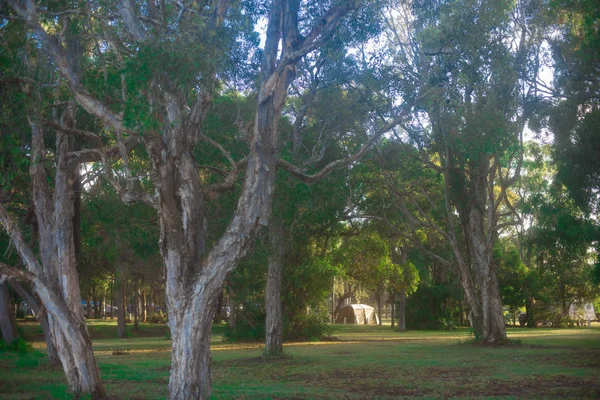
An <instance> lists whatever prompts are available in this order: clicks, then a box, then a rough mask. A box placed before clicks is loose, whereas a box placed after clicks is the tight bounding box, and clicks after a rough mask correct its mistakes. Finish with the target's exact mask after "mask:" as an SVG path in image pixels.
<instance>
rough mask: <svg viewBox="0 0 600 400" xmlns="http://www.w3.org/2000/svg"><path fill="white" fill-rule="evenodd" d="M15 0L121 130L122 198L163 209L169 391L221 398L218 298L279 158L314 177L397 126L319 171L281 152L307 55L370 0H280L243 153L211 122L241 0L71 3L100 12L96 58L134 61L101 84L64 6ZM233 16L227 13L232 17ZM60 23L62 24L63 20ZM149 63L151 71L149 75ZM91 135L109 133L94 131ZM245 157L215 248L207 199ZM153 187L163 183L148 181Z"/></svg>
mask: <svg viewBox="0 0 600 400" xmlns="http://www.w3.org/2000/svg"><path fill="white" fill-rule="evenodd" d="M9 4H10V5H11V7H12V9H13V10H14V12H15V13H16V15H17V16H18V17H19V18H21V20H22V21H23V22H24V23H25V24H26V25H27V26H28V28H29V29H30V30H32V31H33V32H34V33H35V36H36V39H37V40H38V41H39V42H40V44H41V48H42V49H43V50H45V51H46V52H47V53H48V54H49V56H50V57H51V59H52V60H53V62H54V64H55V66H56V68H57V69H58V71H59V72H60V74H61V77H62V79H63V81H64V83H65V84H66V86H67V87H68V88H69V90H70V92H71V94H72V95H73V97H74V98H75V99H76V100H77V102H78V104H79V105H80V106H81V107H82V108H83V109H84V110H85V111H87V112H88V113H89V114H90V115H92V116H94V117H96V118H97V119H98V120H99V121H101V122H102V124H103V125H104V126H105V127H107V128H109V129H111V130H112V131H113V132H114V133H115V137H116V142H117V149H118V152H119V154H120V156H121V158H122V165H123V166H124V170H123V172H122V174H120V175H117V174H114V173H113V172H112V171H111V170H110V162H109V157H108V156H109V155H108V154H107V153H106V152H105V151H104V150H103V149H102V148H100V149H96V150H95V151H94V154H99V155H100V156H101V158H102V162H103V165H104V168H105V176H106V178H107V179H108V180H109V181H110V183H111V184H112V185H113V187H114V188H115V190H116V191H117V193H118V194H119V196H120V197H121V199H122V200H123V201H125V202H132V201H144V202H146V203H148V204H150V205H152V206H153V207H154V208H155V209H156V210H157V212H158V215H159V224H160V228H161V238H160V250H161V254H162V256H163V260H164V263H165V267H166V274H165V280H166V302H167V306H168V309H169V327H170V329H171V336H172V339H173V344H172V350H173V351H172V368H171V376H170V380H169V398H171V399H180V398H208V397H210V393H211V374H210V351H209V345H210V327H211V320H212V316H213V314H214V311H215V307H216V297H217V296H218V294H219V293H220V291H221V290H222V287H223V284H224V282H225V279H226V276H227V274H228V273H229V272H230V271H231V270H233V269H234V268H235V267H236V265H237V263H238V261H239V260H240V258H241V257H243V256H244V254H245V253H246V252H247V250H248V249H249V246H250V244H251V243H252V241H253V239H254V238H255V236H256V233H257V231H258V228H259V227H260V226H261V225H266V224H267V222H268V219H269V215H270V208H271V203H272V198H273V192H274V182H275V172H276V169H277V168H282V169H285V170H287V171H289V172H290V173H292V174H293V175H294V176H297V177H299V178H300V179H302V180H304V181H307V182H311V181H315V180H317V179H320V178H321V177H323V176H325V175H326V174H327V173H329V172H330V171H332V170H333V169H335V168H339V167H342V166H346V165H349V164H350V163H352V162H354V161H356V160H357V159H358V158H360V157H361V156H362V155H363V154H364V153H365V152H366V151H367V149H368V148H369V145H371V144H372V143H373V142H374V141H375V140H377V138H378V137H379V136H380V135H381V134H382V133H383V132H385V131H387V130H388V129H389V126H388V125H386V126H382V127H381V128H379V129H377V130H376V131H375V132H374V134H373V136H372V138H370V139H369V141H368V142H367V143H365V145H363V146H362V147H360V149H359V150H358V151H357V152H356V153H355V154H353V155H352V156H349V157H347V158H345V159H342V160H337V161H335V162H332V163H330V164H328V165H326V166H324V168H323V169H322V170H320V171H318V172H316V173H315V174H313V175H309V174H306V173H305V172H304V171H303V170H302V169H300V168H298V167H295V166H294V165H292V164H290V163H289V162H287V161H284V160H281V159H278V157H277V153H278V147H277V146H278V139H279V129H278V124H279V120H280V116H281V111H282V108H283V106H284V104H285V101H286V95H287V89H288V86H289V85H290V83H291V82H292V81H293V79H294V75H295V69H296V65H297V63H298V62H299V61H300V60H301V59H302V57H304V56H305V55H306V54H308V53H310V52H312V51H313V50H315V49H316V48H318V47H320V46H322V45H323V44H325V43H326V42H327V40H328V39H329V38H330V37H331V35H332V34H333V32H334V30H335V28H336V27H337V26H338V24H339V23H340V21H341V19H342V18H343V17H344V16H345V15H346V14H348V13H349V12H350V11H351V10H353V9H354V8H356V7H358V6H359V4H360V2H359V1H347V2H334V3H333V4H331V5H329V8H328V9H325V6H323V7H319V8H317V9H311V12H308V11H307V10H301V7H300V1H298V0H273V1H271V2H270V3H269V10H268V24H267V31H266V40H265V46H264V49H263V52H262V64H261V66H260V76H259V80H258V82H259V87H258V90H257V95H256V108H255V119H254V121H253V124H242V126H241V128H242V131H243V132H242V133H243V135H244V138H245V139H246V140H247V142H248V147H249V149H248V155H247V156H246V157H244V158H243V159H241V160H238V161H236V160H234V159H233V157H232V156H231V154H230V152H228V151H227V149H226V148H225V147H224V146H223V145H222V144H220V143H219V142H218V140H214V139H212V138H210V137H208V136H207V135H205V134H204V131H203V129H202V123H203V121H204V119H205V116H206V114H207V112H208V109H209V106H210V104H211V102H212V98H213V96H214V93H215V91H216V88H217V78H218V76H219V74H220V73H222V74H223V76H226V75H227V73H228V72H230V71H231V69H230V70H229V71H228V70H227V69H226V68H223V66H222V65H217V63H219V62H224V60H232V59H234V58H235V57H234V56H235V55H236V54H234V53H235V52H234V51H232V52H228V51H230V50H231V48H229V47H228V46H234V45H237V43H238V42H236V41H235V39H233V38H234V35H233V32H235V31H237V30H239V29H242V28H243V26H248V24H246V25H243V24H238V25H236V24H237V23H238V22H239V20H240V19H241V18H243V17H244V16H246V15H248V14H244V13H243V12H241V11H240V9H239V8H238V6H239V4H238V3H235V2H230V1H226V0H220V1H207V2H205V3H203V6H202V7H197V6H195V5H194V4H195V3H194V4H192V5H191V6H189V7H188V6H187V5H186V4H180V5H179V9H177V8H176V7H173V8H172V9H164V10H161V11H162V12H161V13H157V12H156V7H153V6H152V5H154V3H153V2H150V3H148V7H140V8H138V4H134V3H133V2H131V1H129V0H123V1H122V2H121V4H120V5H119V7H120V14H121V20H122V22H123V24H122V25H121V24H114V23H112V22H110V21H109V19H110V18H113V17H114V16H113V15H110V16H109V15H105V13H107V12H110V11H111V10H108V9H104V8H103V9H99V8H94V7H89V8H85V9H75V10H72V11H70V12H69V13H68V14H69V16H70V17H69V18H72V19H77V20H79V21H85V22H86V24H87V23H88V22H89V24H87V25H86V24H82V26H84V27H89V26H91V27H96V28H97V27H101V29H97V30H96V31H94V32H91V33H90V32H88V31H86V34H87V35H88V36H86V37H87V38H88V39H89V47H90V48H96V49H97V50H96V54H97V57H96V58H95V59H94V62H95V61H96V60H99V61H102V60H105V58H106V55H105V52H110V53H111V54H114V56H115V59H116V60H117V62H118V63H119V64H120V65H121V66H122V67H123V69H122V71H123V75H121V76H119V74H118V72H117V73H116V76H115V75H112V77H113V78H116V79H113V81H116V82H119V81H120V82H122V83H123V85H122V86H121V87H120V88H118V87H116V88H112V89H113V90H112V91H108V90H105V89H103V88H100V89H98V88H96V89H95V90H91V89H90V88H88V87H86V84H87V82H89V81H85V82H84V80H82V79H81V76H80V75H78V74H76V73H75V72H74V71H75V70H74V68H73V65H72V64H71V61H70V59H69V57H67V55H66V54H65V51H64V48H63V46H62V44H61V38H60V37H58V36H54V35H53V34H51V33H49V31H47V30H46V29H45V28H44V25H43V24H42V23H41V22H40V15H43V16H45V15H52V13H53V12H56V11H55V10H49V9H48V8H47V7H46V6H40V9H38V7H37V6H36V5H35V4H34V3H33V1H31V0H25V1H24V2H22V3H17V2H15V1H13V0H9ZM319 10H320V11H319ZM138 11H139V12H140V13H141V14H142V15H141V16H140V17H138V16H137V13H138ZM304 11H306V12H304ZM313 13H316V14H317V15H315V14H313ZM226 19H227V21H228V23H224V21H225V20H226ZM55 22H56V21H55ZM67 22H68V21H67ZM56 23H57V24H59V25H60V23H59V22H56ZM86 29H87V28H86ZM56 31H57V32H60V29H59V27H57V30H56ZM102 35H103V36H102ZM99 37H102V39H103V40H105V43H106V47H105V48H104V47H102V46H100V48H99V50H98V47H94V46H95V45H94V44H95V43H97V39H98V38H99ZM216 39H222V40H216ZM124 49H127V51H125V50H124ZM182 49H184V50H182ZM237 50H240V49H237ZM165 66H168V68H165ZM107 68H108V66H107ZM220 68H221V69H220ZM105 71H107V72H106V73H107V74H108V73H111V74H114V73H115V71H114V70H113V69H112V67H111V69H110V71H108V70H106V69H105ZM140 71H145V72H144V74H143V75H140V73H139V72H140ZM119 78H120V79H119ZM131 86H133V88H132V87H131ZM128 89H133V90H128ZM97 94H104V95H105V96H106V97H107V98H116V97H118V96H120V97H121V98H122V100H121V102H120V103H119V102H118V101H117V102H116V103H117V104H115V105H113V106H109V105H107V104H105V103H103V102H102V101H101V100H100V98H99V96H97ZM132 105H133V106H132ZM132 107H133V108H132ZM136 107H137V108H136ZM115 109H117V110H118V111H114V110H115ZM122 113H124V114H122ZM395 123H397V122H395ZM141 131H143V135H142V136H141V137H140V135H139V133H140V132H141ZM88 136H90V137H92V138H95V139H98V136H97V135H94V134H91V135H88ZM138 138H140V141H141V142H142V143H143V145H144V148H145V154H147V157H148V158H149V159H150V161H151V166H152V167H151V173H150V176H151V178H152V181H151V183H148V182H146V181H144V179H143V178H140V177H136V176H135V174H134V173H133V172H132V169H131V168H130V167H129V166H130V162H129V157H128V154H127V143H133V142H135V141H137V139H138ZM220 139H222V138H220ZM201 144H206V145H208V146H211V147H214V148H216V149H217V150H218V151H219V152H220V153H221V155H222V156H223V159H225V160H227V163H228V164H229V165H230V169H229V171H228V172H225V171H223V169H218V170H219V171H220V172H221V173H222V175H224V176H225V179H224V181H222V182H217V183H214V184H209V182H208V179H207V178H206V174H200V173H199V172H198V168H199V165H202V163H201V162H199V161H200V160H198V159H197V158H196V154H195V150H196V149H197V148H199V147H200V145H201ZM243 165H245V166H246V172H245V175H244V178H243V185H242V188H241V192H240V195H239V199H238V203H237V208H236V210H235V212H234V214H233V216H232V218H231V220H230V222H229V225H228V226H227V227H226V229H225V230H224V232H223V233H222V235H221V236H220V237H218V238H217V239H216V240H215V241H214V244H213V246H212V247H211V248H210V249H209V248H207V241H206V237H205V233H206V226H207V221H206V218H205V213H204V211H205V206H206V203H207V202H208V201H210V200H211V199H212V198H215V197H217V196H218V194H219V193H220V192H223V191H226V190H229V189H231V188H232V187H233V186H234V185H235V183H236V179H237V177H238V172H239V171H240V169H241V167H242V166H243ZM201 168H202V166H201ZM203 169H205V168H203ZM209 170H211V171H214V169H209ZM121 177H124V179H121ZM144 185H146V186H144ZM144 188H146V189H151V190H152V189H153V190H154V192H153V193H152V194H150V193H148V192H147V191H143V190H140V189H144Z"/></svg>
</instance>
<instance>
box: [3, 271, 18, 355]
mask: <svg viewBox="0 0 600 400" xmlns="http://www.w3.org/2000/svg"><path fill="white" fill-rule="evenodd" d="M0 332H1V333H2V339H3V340H4V341H5V342H6V343H11V342H13V341H14V340H16V339H17V338H18V337H19V333H18V332H17V324H16V323H15V314H14V312H13V308H12V302H11V301H10V294H9V292H8V286H7V285H6V283H1V284H0Z"/></svg>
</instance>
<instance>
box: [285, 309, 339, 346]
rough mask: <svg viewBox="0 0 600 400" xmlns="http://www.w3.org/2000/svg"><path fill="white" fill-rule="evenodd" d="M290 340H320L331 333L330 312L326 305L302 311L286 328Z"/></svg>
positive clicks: (287, 337)
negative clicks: (305, 311) (307, 311)
mask: <svg viewBox="0 0 600 400" xmlns="http://www.w3.org/2000/svg"><path fill="white" fill-rule="evenodd" d="M285 332H287V334H286V335H285V337H286V339H288V340H309V341H318V340H321V339H323V337H325V336H330V335H331V325H329V314H328V311H327V310H326V309H325V308H324V307H317V308H314V309H312V310H311V311H310V312H309V313H300V314H298V315H297V316H296V319H295V321H293V323H290V324H289V325H288V327H287V329H285Z"/></svg>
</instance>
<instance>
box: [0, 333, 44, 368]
mask: <svg viewBox="0 0 600 400" xmlns="http://www.w3.org/2000/svg"><path fill="white" fill-rule="evenodd" d="M4 351H15V352H17V353H32V352H33V351H34V350H33V344H32V343H31V342H28V341H26V340H25V339H24V338H23V336H22V335H19V337H18V338H16V339H15V340H13V341H12V342H10V343H6V342H5V341H4V340H0V352H4ZM35 366H37V364H36V365H35Z"/></svg>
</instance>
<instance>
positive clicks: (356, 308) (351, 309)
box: [335, 304, 379, 325]
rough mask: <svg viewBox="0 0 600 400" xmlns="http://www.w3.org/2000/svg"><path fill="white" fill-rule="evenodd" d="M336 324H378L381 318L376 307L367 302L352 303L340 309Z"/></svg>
mask: <svg viewBox="0 0 600 400" xmlns="http://www.w3.org/2000/svg"><path fill="white" fill-rule="evenodd" d="M335 322H336V324H357V325H376V324H379V318H378V317H377V313H376V312H375V309H374V308H373V307H371V306H368V305H366V304H350V305H347V306H345V307H342V308H341V309H340V312H339V313H338V316H337V319H336V321H335Z"/></svg>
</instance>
